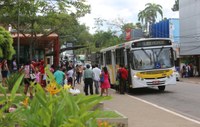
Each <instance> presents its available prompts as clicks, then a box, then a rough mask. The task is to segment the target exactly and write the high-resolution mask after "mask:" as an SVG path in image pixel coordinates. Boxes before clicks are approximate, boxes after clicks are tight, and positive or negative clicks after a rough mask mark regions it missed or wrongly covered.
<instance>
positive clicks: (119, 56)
mask: <svg viewBox="0 0 200 127" xmlns="http://www.w3.org/2000/svg"><path fill="white" fill-rule="evenodd" d="M115 52H116V53H115V54H116V69H118V68H119V65H120V64H122V65H125V62H124V48H119V49H116V50H115Z"/></svg>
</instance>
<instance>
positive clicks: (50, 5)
mask: <svg viewBox="0 0 200 127" xmlns="http://www.w3.org/2000/svg"><path fill="white" fill-rule="evenodd" d="M0 6H1V7H0V20H1V23H2V24H3V25H4V26H8V24H11V25H12V26H13V27H14V28H15V29H19V31H20V33H21V34H23V35H24V37H26V35H25V33H29V34H31V37H32V39H31V40H29V41H30V42H31V43H30V44H31V45H30V46H31V48H30V49H32V46H33V43H34V41H35V40H36V39H34V38H35V37H36V35H37V34H38V33H39V34H43V36H48V35H50V34H51V33H57V34H58V35H61V36H63V35H66V34H67V33H70V32H72V33H73V32H75V30H74V28H75V27H77V26H79V23H78V18H80V17H82V16H84V15H85V14H87V13H90V5H87V4H86V3H85V0H77V1H74V0H62V1H55V0H17V1H16V0H0ZM18 18H20V22H17V21H18ZM18 23H19V28H17V24H18ZM30 53H32V50H31V51H30Z"/></svg>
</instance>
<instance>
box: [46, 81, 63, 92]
mask: <svg viewBox="0 0 200 127" xmlns="http://www.w3.org/2000/svg"><path fill="white" fill-rule="evenodd" d="M46 90H47V91H48V92H49V93H50V94H51V95H54V94H57V93H58V92H60V91H61V89H58V88H57V87H56V84H55V83H50V84H49V85H48V86H47V88H46Z"/></svg>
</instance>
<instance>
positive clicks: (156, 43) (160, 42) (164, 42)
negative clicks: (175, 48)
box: [132, 40, 171, 48]
mask: <svg viewBox="0 0 200 127" xmlns="http://www.w3.org/2000/svg"><path fill="white" fill-rule="evenodd" d="M163 45H171V41H169V40H152V41H151V40H149V41H139V42H133V43H132V48H136V47H149V46H163Z"/></svg>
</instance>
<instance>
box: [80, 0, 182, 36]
mask: <svg viewBox="0 0 200 127" xmlns="http://www.w3.org/2000/svg"><path fill="white" fill-rule="evenodd" d="M174 1H175V0H87V2H88V3H89V4H90V5H91V14H87V15H86V16H85V17H83V18H81V19H80V23H84V24H86V26H88V27H90V33H94V32H95V29H93V27H94V18H101V19H105V20H108V21H113V20H115V19H117V18H121V19H123V20H124V21H125V22H126V23H130V22H132V23H136V22H138V18H137V14H138V13H139V11H140V10H143V9H144V8H145V4H146V3H156V4H160V5H161V6H162V7H163V17H166V18H178V17H179V14H178V12H173V11H172V10H171V8H172V6H173V4H174ZM159 20H161V17H158V21H159Z"/></svg>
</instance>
